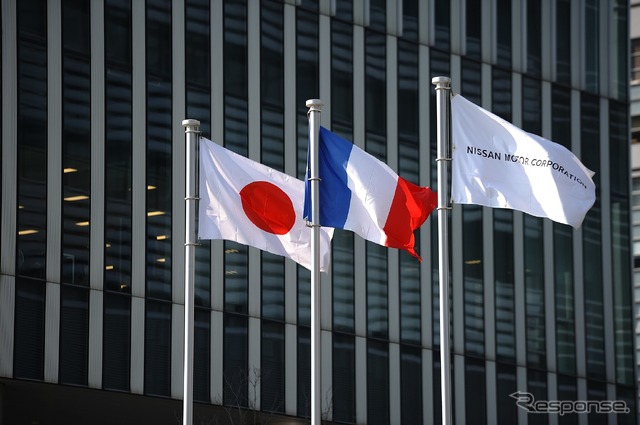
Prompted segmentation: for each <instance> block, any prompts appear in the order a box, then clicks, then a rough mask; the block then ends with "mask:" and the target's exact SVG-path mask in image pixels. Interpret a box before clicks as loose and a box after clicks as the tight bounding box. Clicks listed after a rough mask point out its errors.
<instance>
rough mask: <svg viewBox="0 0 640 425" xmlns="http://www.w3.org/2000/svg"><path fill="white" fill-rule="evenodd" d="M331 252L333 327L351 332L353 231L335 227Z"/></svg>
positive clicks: (352, 309) (353, 303)
mask: <svg viewBox="0 0 640 425" xmlns="http://www.w3.org/2000/svg"><path fill="white" fill-rule="evenodd" d="M331 254H332V258H333V262H332V264H331V270H332V273H333V279H332V284H333V291H332V296H333V314H332V317H333V329H334V330H335V331H343V332H351V333H353V332H354V331H355V318H354V309H355V307H354V305H355V300H354V289H353V288H354V283H355V282H354V254H353V232H347V231H343V230H339V229H336V231H335V232H334V234H333V246H332V248H331ZM334 335H335V334H334ZM334 401H335V397H334Z"/></svg>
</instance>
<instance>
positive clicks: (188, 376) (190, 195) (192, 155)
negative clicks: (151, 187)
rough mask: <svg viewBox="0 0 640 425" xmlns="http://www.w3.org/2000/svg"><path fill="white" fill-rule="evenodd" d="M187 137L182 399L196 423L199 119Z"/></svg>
mask: <svg viewBox="0 0 640 425" xmlns="http://www.w3.org/2000/svg"><path fill="white" fill-rule="evenodd" d="M182 126H183V127H184V132H185V138H186V144H187V146H186V173H187V179H186V185H185V189H186V190H185V198H184V204H185V209H186V217H185V226H184V235H185V238H184V241H185V243H184V368H183V374H184V381H183V382H184V398H183V402H182V424H183V425H191V424H192V423H193V303H194V300H193V293H194V280H195V252H196V251H195V250H196V244H197V242H196V207H197V205H196V202H197V200H198V194H197V193H196V170H197V163H196V161H197V160H198V158H197V156H196V146H197V143H198V135H199V133H200V131H199V127H200V121H198V120H184V121H182Z"/></svg>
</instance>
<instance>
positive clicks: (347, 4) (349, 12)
mask: <svg viewBox="0 0 640 425" xmlns="http://www.w3.org/2000/svg"><path fill="white" fill-rule="evenodd" d="M335 16H336V18H339V19H342V20H344V21H347V22H351V21H352V20H353V0H340V1H337V2H336V14H335Z"/></svg>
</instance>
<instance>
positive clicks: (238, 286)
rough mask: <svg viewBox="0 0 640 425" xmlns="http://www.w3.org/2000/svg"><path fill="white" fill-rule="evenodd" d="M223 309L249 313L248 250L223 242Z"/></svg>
mask: <svg viewBox="0 0 640 425" xmlns="http://www.w3.org/2000/svg"><path fill="white" fill-rule="evenodd" d="M224 260H225V264H224V309H225V311H229V312H233V313H245V314H246V313H247V312H248V311H249V299H248V297H249V269H248V266H247V263H248V261H249V248H248V247H247V246H246V245H241V244H238V243H236V242H225V255H224Z"/></svg>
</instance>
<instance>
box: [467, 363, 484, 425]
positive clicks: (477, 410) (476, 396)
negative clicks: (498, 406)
mask: <svg viewBox="0 0 640 425" xmlns="http://www.w3.org/2000/svg"><path fill="white" fill-rule="evenodd" d="M464 375H465V376H464V387H465V410H466V415H465V420H466V423H467V424H486V423H487V407H486V399H487V396H486V388H487V385H486V382H485V365H484V360H483V359H476V358H472V357H465V359H464Z"/></svg>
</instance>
